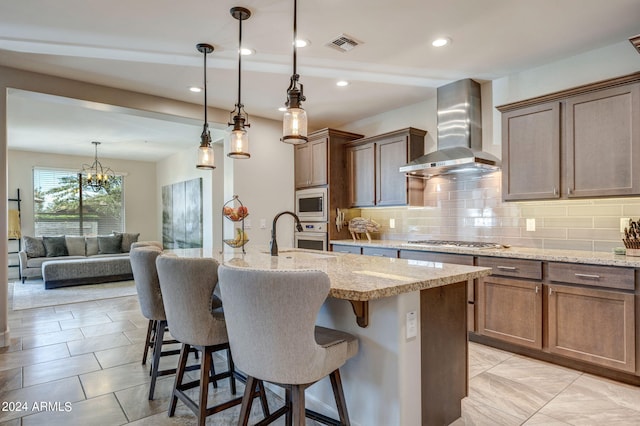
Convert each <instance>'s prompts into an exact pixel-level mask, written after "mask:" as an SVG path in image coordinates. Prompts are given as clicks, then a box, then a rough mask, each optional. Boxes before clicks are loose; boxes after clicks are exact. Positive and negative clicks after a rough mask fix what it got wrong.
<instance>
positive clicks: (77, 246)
mask: <svg viewBox="0 0 640 426" xmlns="http://www.w3.org/2000/svg"><path fill="white" fill-rule="evenodd" d="M64 240H65V242H66V243H67V251H68V252H69V256H85V255H86V253H87V249H86V243H85V238H84V237H82V236H79V237H77V236H70V235H65V237H64Z"/></svg>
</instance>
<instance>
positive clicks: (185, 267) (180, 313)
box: [156, 255, 269, 425]
mask: <svg viewBox="0 0 640 426" xmlns="http://www.w3.org/2000/svg"><path fill="white" fill-rule="evenodd" d="M156 267H157V270H158V277H159V279H160V288H161V290H162V296H163V299H164V301H165V310H166V314H167V320H168V321H169V325H170V327H171V334H172V335H173V336H174V337H175V338H176V339H178V341H180V342H182V350H181V352H180V361H179V362H178V371H177V372H176V379H175V383H174V386H173V393H172V397H171V401H170V403H169V417H172V416H173V415H174V414H175V410H176V405H177V402H178V399H180V400H181V401H182V402H183V403H184V404H185V405H186V406H187V407H189V408H190V409H191V410H192V411H193V412H194V413H195V414H196V416H198V424H200V425H204V424H205V421H206V417H207V416H209V415H211V414H214V413H218V412H220V411H223V410H226V409H227V408H231V407H233V406H235V405H239V404H240V403H241V402H242V397H238V398H234V399H231V400H229V401H226V402H223V403H220V404H217V405H215V406H213V407H207V396H208V387H209V383H211V382H212V381H214V380H220V379H224V378H229V385H230V388H231V393H232V394H233V395H235V393H236V382H235V379H236V372H235V368H234V362H233V358H232V357H231V351H230V350H229V341H228V338H227V328H226V323H225V314H224V312H223V310H222V308H221V307H220V308H217V309H212V306H211V295H212V294H213V292H214V290H215V287H216V285H217V284H218V273H217V271H218V262H216V261H215V260H214V259H211V258H184V257H177V256H168V255H162V256H158V258H157V259H156ZM192 347H195V348H197V349H198V350H199V351H200V352H202V357H201V363H200V379H199V380H195V381H192V382H188V383H183V379H184V372H185V366H186V362H187V356H188V354H189V350H190V348H192ZM217 351H227V365H228V370H227V371H225V372H222V373H218V374H215V372H212V371H211V370H210V368H211V366H212V365H213V362H212V354H213V353H214V352H217ZM198 386H199V387H200V397H199V401H198V403H196V402H195V401H194V400H193V399H191V398H190V397H189V396H188V395H187V393H186V391H187V390H189V389H193V388H195V387H198ZM247 386H249V383H247ZM251 386H252V387H251V388H250V389H245V395H249V396H247V398H250V399H252V398H254V397H257V396H259V397H260V398H261V402H262V409H263V412H264V414H265V416H268V415H269V407H268V404H267V400H266V393H265V391H264V387H263V385H262V383H256V382H255V381H253V382H252V383H251ZM256 389H258V390H257V391H256Z"/></svg>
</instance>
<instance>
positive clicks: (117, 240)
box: [19, 232, 140, 289]
mask: <svg viewBox="0 0 640 426" xmlns="http://www.w3.org/2000/svg"><path fill="white" fill-rule="evenodd" d="M139 235H140V234H134V233H123V232H114V233H113V234H111V235H97V236H71V235H63V236H44V237H29V236H23V237H22V242H23V249H22V251H20V253H19V256H20V272H21V277H22V282H23V283H24V282H25V280H26V279H29V278H42V280H43V281H44V284H45V288H46V289H53V288H58V287H68V286H73V285H82V284H98V283H104V282H111V281H122V280H130V279H133V273H132V271H131V263H130V261H129V251H130V249H131V244H133V243H135V242H136V241H137V240H138V237H139Z"/></svg>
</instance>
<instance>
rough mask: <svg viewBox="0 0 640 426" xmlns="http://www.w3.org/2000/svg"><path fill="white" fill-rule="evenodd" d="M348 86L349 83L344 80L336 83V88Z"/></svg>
mask: <svg viewBox="0 0 640 426" xmlns="http://www.w3.org/2000/svg"><path fill="white" fill-rule="evenodd" d="M348 85H349V82H348V81H346V80H340V81H338V82H336V86H339V87H344V86H348Z"/></svg>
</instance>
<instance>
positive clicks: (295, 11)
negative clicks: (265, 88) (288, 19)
mask: <svg viewBox="0 0 640 426" xmlns="http://www.w3.org/2000/svg"><path fill="white" fill-rule="evenodd" d="M297 38H298V1H297V0H293V75H294V76H295V75H297V72H296V71H297V66H296V65H297V62H298V61H297V56H298V54H297V50H298V49H297V47H298V46H297V45H296V43H297Z"/></svg>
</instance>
